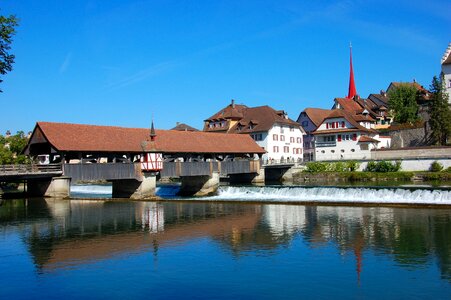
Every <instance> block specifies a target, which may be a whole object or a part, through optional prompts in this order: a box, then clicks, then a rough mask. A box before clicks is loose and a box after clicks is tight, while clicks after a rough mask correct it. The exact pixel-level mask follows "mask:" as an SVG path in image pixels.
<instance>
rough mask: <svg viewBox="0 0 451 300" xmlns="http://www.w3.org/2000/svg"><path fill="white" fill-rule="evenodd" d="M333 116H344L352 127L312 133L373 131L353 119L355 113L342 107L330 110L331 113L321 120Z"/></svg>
mask: <svg viewBox="0 0 451 300" xmlns="http://www.w3.org/2000/svg"><path fill="white" fill-rule="evenodd" d="M334 118H344V119H345V120H347V121H348V122H349V123H350V124H351V125H352V126H353V127H354V128H343V129H340V128H337V129H332V130H330V129H329V130H318V129H317V130H315V132H314V133H313V134H323V133H337V132H348V131H356V130H357V131H363V132H374V130H372V129H368V128H365V127H363V126H362V125H360V124H359V123H357V121H356V120H355V115H353V114H352V113H350V112H348V111H345V110H342V109H334V110H332V111H331V113H330V114H329V115H328V116H327V117H326V118H325V119H324V120H323V122H324V121H326V120H328V119H334Z"/></svg>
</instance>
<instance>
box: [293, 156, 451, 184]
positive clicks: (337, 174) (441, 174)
mask: <svg viewBox="0 0 451 300" xmlns="http://www.w3.org/2000/svg"><path fill="white" fill-rule="evenodd" d="M359 167H360V163H359V162H356V161H343V162H341V161H340V162H309V163H307V164H306V167H305V169H304V170H303V171H302V172H297V173H294V174H293V181H294V182H295V183H304V182H366V181H373V182H379V181H381V182H385V181H404V182H414V181H430V182H438V181H441V182H451V167H450V168H447V169H444V168H443V166H442V165H441V164H440V163H438V162H433V163H432V164H431V168H430V171H421V172H419V171H415V172H411V171H402V170H401V162H400V161H396V162H389V161H378V162H376V161H370V162H368V164H367V167H366V168H365V169H364V170H363V171H358V169H359Z"/></svg>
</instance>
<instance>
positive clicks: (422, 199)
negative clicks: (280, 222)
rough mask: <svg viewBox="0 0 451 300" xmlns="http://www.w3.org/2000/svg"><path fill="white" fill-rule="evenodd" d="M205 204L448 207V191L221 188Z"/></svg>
mask: <svg viewBox="0 0 451 300" xmlns="http://www.w3.org/2000/svg"><path fill="white" fill-rule="evenodd" d="M206 199H208V200H231V201H271V202H272V201H274V202H296V201H299V202H300V201H312V202H363V203H406V204H407V203H409V204H449V205H451V191H449V190H426V189H417V190H411V189H400V188H393V189H387V188H383V189H376V188H335V187H330V188H328V187H313V188H305V187H221V188H220V189H219V194H218V195H217V196H214V197H207V198H206Z"/></svg>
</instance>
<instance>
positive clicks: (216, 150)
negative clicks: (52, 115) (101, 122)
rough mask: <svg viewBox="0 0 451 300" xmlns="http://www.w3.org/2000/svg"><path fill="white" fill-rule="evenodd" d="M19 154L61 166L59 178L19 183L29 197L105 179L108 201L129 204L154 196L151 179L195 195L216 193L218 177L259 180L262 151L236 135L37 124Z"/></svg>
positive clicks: (64, 192) (66, 192) (64, 193)
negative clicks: (168, 180)
mask: <svg viewBox="0 0 451 300" xmlns="http://www.w3.org/2000/svg"><path fill="white" fill-rule="evenodd" d="M24 153H25V154H27V155H29V156H30V157H32V158H33V159H34V160H41V161H45V162H46V163H48V162H49V163H51V164H53V163H60V164H62V175H63V176H57V175H61V174H54V175H53V176H48V177H47V178H42V177H41V178H32V177H31V176H29V177H26V178H25V177H24V178H23V179H27V186H28V192H29V193H30V194H34V195H47V196H69V191H70V182H71V180H72V181H93V180H108V181H111V182H112V183H113V197H124V198H128V197H130V198H135V199H142V198H149V197H152V196H153V195H154V192H155V185H156V178H157V176H163V177H180V178H181V182H182V186H181V193H182V194H185V195H197V196H203V195H207V194H211V193H214V192H216V190H217V188H218V186H219V178H220V176H228V177H231V179H234V180H240V181H243V180H246V181H248V182H251V181H256V180H264V179H263V176H264V171H263V169H262V168H261V166H260V158H261V156H262V155H263V154H264V153H265V151H264V150H263V149H262V148H261V147H259V146H258V145H257V144H256V143H255V142H254V140H253V139H252V138H251V137H250V136H248V135H242V134H215V133H207V132H188V131H172V130H154V129H153V126H152V128H151V129H150V130H149V129H141V128H122V127H111V126H94V125H80V124H65V123H48V122H39V123H37V124H36V127H35V129H34V130H33V134H32V135H31V137H30V140H29V143H28V145H27V147H26V148H25V150H24ZM152 157H153V158H155V161H152V160H150V161H149V159H152ZM156 159H158V161H157V160H156ZM30 174H31V173H30ZM49 177H52V178H51V179H50V178H49Z"/></svg>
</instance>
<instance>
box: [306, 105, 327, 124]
mask: <svg viewBox="0 0 451 300" xmlns="http://www.w3.org/2000/svg"><path fill="white" fill-rule="evenodd" d="M304 112H305V114H306V115H307V117H308V118H309V119H310V120H311V121H312V123H313V124H315V126H316V127H318V126H319V125H321V123H323V121H324V119H325V118H326V117H327V116H328V115H329V114H330V113H331V112H332V110H330V109H322V108H311V107H309V108H306V109H304Z"/></svg>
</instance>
